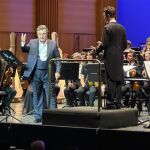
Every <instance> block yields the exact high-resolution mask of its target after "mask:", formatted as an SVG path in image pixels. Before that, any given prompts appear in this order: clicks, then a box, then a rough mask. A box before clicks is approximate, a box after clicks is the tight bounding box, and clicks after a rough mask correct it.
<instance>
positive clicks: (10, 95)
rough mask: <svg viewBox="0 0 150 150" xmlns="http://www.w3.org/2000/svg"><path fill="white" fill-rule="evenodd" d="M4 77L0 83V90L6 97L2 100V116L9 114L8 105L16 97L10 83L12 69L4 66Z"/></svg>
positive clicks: (0, 65) (0, 64) (1, 61)
mask: <svg viewBox="0 0 150 150" xmlns="http://www.w3.org/2000/svg"><path fill="white" fill-rule="evenodd" d="M3 61H4V60H3V59H1V58H0V68H1V69H3V68H2V63H3ZM4 71H5V72H4V75H3V79H2V83H1V87H0V88H1V90H2V91H5V92H6V95H5V96H4V98H3V101H2V105H3V113H4V114H10V113H11V111H10V108H11V107H10V104H11V102H12V100H13V99H14V97H15V95H16V93H17V92H16V90H15V89H14V87H13V85H12V83H13V81H12V74H13V71H14V70H13V68H11V67H10V66H8V65H6V68H5V69H4Z"/></svg>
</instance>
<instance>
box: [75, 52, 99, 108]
mask: <svg viewBox="0 0 150 150" xmlns="http://www.w3.org/2000/svg"><path fill="white" fill-rule="evenodd" d="M94 58H95V54H94V52H93V51H89V52H87V54H86V59H94ZM89 63H93V62H92V61H89V62H87V63H86V64H89ZM86 64H85V63H83V65H82V69H81V78H80V83H81V86H80V87H79V88H78V89H77V90H76V92H77V97H78V98H79V102H80V104H79V105H80V106H85V102H86V101H87V105H88V106H91V107H93V106H94V101H95V96H96V92H97V87H98V85H97V82H92V81H89V79H88V74H87V68H86Z"/></svg>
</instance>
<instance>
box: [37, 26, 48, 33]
mask: <svg viewBox="0 0 150 150" xmlns="http://www.w3.org/2000/svg"><path fill="white" fill-rule="evenodd" d="M43 29H46V32H47V33H48V28H47V26H46V25H39V26H38V27H37V32H38V31H39V30H43Z"/></svg>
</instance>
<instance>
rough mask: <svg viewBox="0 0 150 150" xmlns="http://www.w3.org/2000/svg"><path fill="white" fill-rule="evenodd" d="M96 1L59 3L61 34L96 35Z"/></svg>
mask: <svg viewBox="0 0 150 150" xmlns="http://www.w3.org/2000/svg"><path fill="white" fill-rule="evenodd" d="M95 12H96V0H61V1H59V3H58V32H59V33H92V34H93V33H94V34H95V33H96V23H95V22H96V16H95Z"/></svg>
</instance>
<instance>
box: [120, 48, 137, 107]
mask: <svg viewBox="0 0 150 150" xmlns="http://www.w3.org/2000/svg"><path fill="white" fill-rule="evenodd" d="M127 61H128V64H127V65H128V66H137V62H136V55H135V52H134V50H132V49H130V50H128V52H127ZM135 75H136V69H131V70H129V71H127V72H125V73H124V76H125V77H135ZM131 90H132V85H131V82H130V81H125V82H124V85H123V86H122V96H123V97H125V99H124V102H123V104H124V106H125V107H128V106H129V99H130V98H131V97H130V94H131ZM134 105H135V101H134V100H131V107H134Z"/></svg>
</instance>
